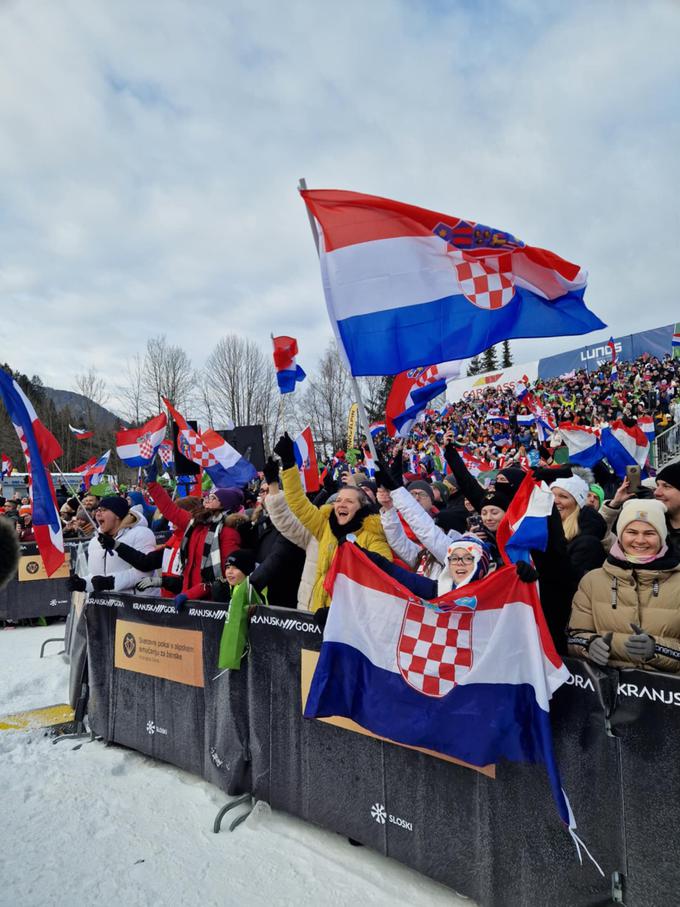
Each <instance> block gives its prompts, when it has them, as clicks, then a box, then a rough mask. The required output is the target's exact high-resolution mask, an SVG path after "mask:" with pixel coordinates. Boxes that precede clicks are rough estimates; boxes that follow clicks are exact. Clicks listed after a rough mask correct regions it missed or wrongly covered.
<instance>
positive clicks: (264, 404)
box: [202, 334, 279, 448]
mask: <svg viewBox="0 0 680 907" xmlns="http://www.w3.org/2000/svg"><path fill="white" fill-rule="evenodd" d="M202 399H203V407H204V410H205V409H206V407H207V404H208V403H209V405H210V418H212V419H213V420H214V421H215V422H220V421H222V422H223V423H226V422H227V420H229V419H231V420H233V422H234V423H235V424H236V425H262V427H263V432H264V436H265V444H266V446H267V448H270V447H271V445H272V443H273V438H274V435H275V433H276V431H277V428H278V426H277V424H276V423H277V419H276V414H277V410H278V403H279V401H278V393H277V390H276V377H275V373H274V367H273V365H272V363H271V362H270V360H269V359H268V357H267V356H265V354H264V353H263V352H262V350H260V348H259V347H258V346H257V344H256V343H254V342H253V341H252V340H248V339H247V338H246V337H239V336H238V335H237V334H227V335H226V336H225V337H222V339H221V340H220V341H219V342H218V344H217V346H216V347H215V349H214V350H213V351H212V353H211V354H210V356H209V357H208V361H207V362H206V366H205V372H204V379H203V386H202Z"/></svg>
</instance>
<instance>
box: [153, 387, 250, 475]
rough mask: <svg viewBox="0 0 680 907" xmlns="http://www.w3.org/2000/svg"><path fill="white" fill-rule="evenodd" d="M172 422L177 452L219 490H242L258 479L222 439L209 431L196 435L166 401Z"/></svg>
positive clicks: (164, 400) (244, 460)
mask: <svg viewBox="0 0 680 907" xmlns="http://www.w3.org/2000/svg"><path fill="white" fill-rule="evenodd" d="M163 402H164V403H165V405H166V406H167V408H168V411H169V413H170V415H171V416H172V418H173V419H174V420H175V422H176V423H177V428H178V429H179V433H178V435H177V448H178V450H179V452H180V453H181V454H182V455H183V456H185V457H186V458H187V460H191V462H192V463H196V464H197V465H198V466H200V467H201V468H202V469H204V470H205V471H206V472H207V473H208V475H209V476H210V478H211V480H212V483H213V485H216V486H217V488H230V487H233V486H237V487H243V486H244V485H247V484H248V482H251V481H252V480H253V479H255V478H257V470H256V469H255V467H254V466H253V464H252V463H250V462H249V461H248V460H246V459H245V458H244V457H242V456H241V454H240V453H239V452H238V451H237V450H235V449H234V448H233V447H232V446H231V444H228V443H227V442H226V441H225V440H224V438H223V437H222V436H221V435H218V434H217V432H216V431H213V429H212V428H209V429H208V430H207V431H204V432H203V433H202V434H199V433H198V432H195V431H194V430H193V428H191V426H190V425H189V424H188V423H187V421H186V419H185V418H184V416H183V415H182V414H181V413H179V412H177V410H176V409H175V408H174V407H173V405H172V404H171V403H170V401H169V400H166V398H165V397H164V398H163Z"/></svg>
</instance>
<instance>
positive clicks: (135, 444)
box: [116, 413, 168, 467]
mask: <svg viewBox="0 0 680 907" xmlns="http://www.w3.org/2000/svg"><path fill="white" fill-rule="evenodd" d="M167 424H168V417H167V416H166V415H165V413H160V415H158V416H154V417H153V419H149V421H148V422H146V423H145V424H144V425H140V426H139V427H138V428H125V429H123V431H119V432H116V453H117V454H118V456H119V457H120V459H121V460H122V461H123V463H125V465H126V466H135V467H138V466H148V465H149V463H151V462H152V460H153V459H154V457H155V456H156V452H157V450H158V448H159V447H160V446H161V444H162V443H163V439H164V438H165V429H166V427H167Z"/></svg>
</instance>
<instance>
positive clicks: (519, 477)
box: [496, 466, 526, 493]
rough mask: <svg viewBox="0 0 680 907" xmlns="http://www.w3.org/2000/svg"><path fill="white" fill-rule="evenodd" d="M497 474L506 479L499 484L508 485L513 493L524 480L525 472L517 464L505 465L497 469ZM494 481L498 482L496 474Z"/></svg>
mask: <svg viewBox="0 0 680 907" xmlns="http://www.w3.org/2000/svg"><path fill="white" fill-rule="evenodd" d="M498 475H499V476H503V478H504V479H507V482H501V483H500V484H501V485H509V486H510V488H511V489H512V492H513V493H514V492H515V491H517V489H518V488H519V486H520V485H521V484H522V482H523V481H524V478H525V476H526V473H525V472H524V470H523V469H520V468H519V467H518V466H507V467H506V468H505V469H501V470H499V472H498ZM496 483H498V476H497V477H496Z"/></svg>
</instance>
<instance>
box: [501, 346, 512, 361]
mask: <svg viewBox="0 0 680 907" xmlns="http://www.w3.org/2000/svg"><path fill="white" fill-rule="evenodd" d="M511 365H512V352H511V350H510V341H509V340H504V341H503V355H502V359H501V366H502V367H503V368H510V366H511Z"/></svg>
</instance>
